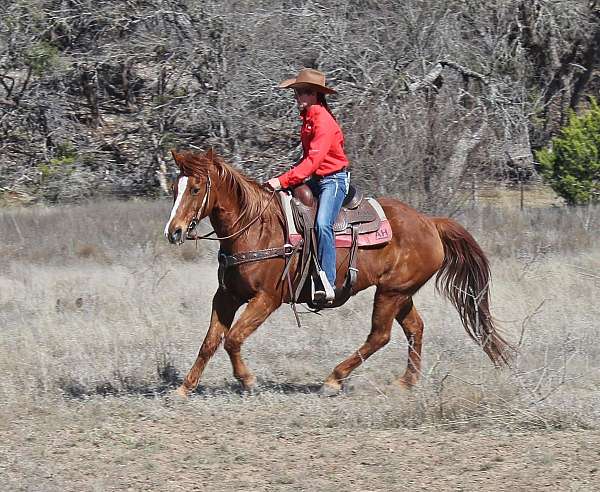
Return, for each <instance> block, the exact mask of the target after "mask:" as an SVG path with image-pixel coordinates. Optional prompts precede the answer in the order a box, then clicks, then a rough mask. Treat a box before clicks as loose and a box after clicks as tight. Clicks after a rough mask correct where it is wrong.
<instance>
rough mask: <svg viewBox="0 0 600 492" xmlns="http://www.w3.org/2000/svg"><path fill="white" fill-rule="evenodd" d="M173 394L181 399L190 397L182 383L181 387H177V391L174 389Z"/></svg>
mask: <svg viewBox="0 0 600 492" xmlns="http://www.w3.org/2000/svg"><path fill="white" fill-rule="evenodd" d="M172 394H173V396H174V397H175V398H177V399H180V400H187V399H188V390H187V388H186V387H185V386H183V385H181V386H180V387H179V388H177V389H176V390H175V391H173V393H172Z"/></svg>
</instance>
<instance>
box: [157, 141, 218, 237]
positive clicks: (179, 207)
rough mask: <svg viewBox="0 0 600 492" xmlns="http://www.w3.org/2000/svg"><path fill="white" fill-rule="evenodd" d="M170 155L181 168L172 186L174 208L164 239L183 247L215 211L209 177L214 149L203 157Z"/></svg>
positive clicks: (186, 153)
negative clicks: (187, 238)
mask: <svg viewBox="0 0 600 492" xmlns="http://www.w3.org/2000/svg"><path fill="white" fill-rule="evenodd" d="M171 153H172V154H173V158H174V159H175V162H176V163H177V165H178V166H179V176H178V177H177V178H176V179H175V181H174V183H173V208H172V209H171V215H170V217H169V220H168V222H167V225H166V226H165V237H166V238H167V239H168V240H169V242H170V243H172V244H181V243H183V242H184V241H185V240H186V237H187V233H188V232H190V231H191V230H192V229H193V228H194V227H195V226H196V224H197V223H198V222H199V221H200V220H202V219H203V218H204V217H206V216H207V215H209V214H210V212H211V210H212V206H213V204H214V199H213V198H212V196H211V195H212V194H211V188H212V186H213V183H212V180H211V177H210V176H211V171H212V169H211V167H212V166H214V161H215V155H214V154H213V151H212V149H211V150H209V151H208V152H207V153H205V154H202V155H198V154H192V153H190V152H184V153H177V152H175V151H171Z"/></svg>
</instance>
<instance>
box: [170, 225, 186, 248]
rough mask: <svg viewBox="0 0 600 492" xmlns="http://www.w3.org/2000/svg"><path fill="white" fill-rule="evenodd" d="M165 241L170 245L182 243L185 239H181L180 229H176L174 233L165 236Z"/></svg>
mask: <svg viewBox="0 0 600 492" xmlns="http://www.w3.org/2000/svg"><path fill="white" fill-rule="evenodd" d="M167 239H168V240H169V242H170V243H171V244H181V243H183V241H184V240H185V238H184V237H183V231H182V230H181V227H180V228H178V229H176V230H175V231H174V232H172V233H169V235H168V236H167Z"/></svg>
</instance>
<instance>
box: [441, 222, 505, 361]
mask: <svg viewBox="0 0 600 492" xmlns="http://www.w3.org/2000/svg"><path fill="white" fill-rule="evenodd" d="M434 223H435V226H436V228H437V230H438V233H439V235H440V238H441V240H442V243H443V244H444V262H443V263H442V266H441V268H440V269H439V271H438V273H437V276H436V288H437V290H438V291H439V292H442V293H444V294H445V295H446V296H447V297H448V298H449V299H450V301H451V302H452V304H454V307H455V308H456V310H457V311H458V313H459V315H460V319H461V321H462V324H463V326H464V327H465V330H466V331H467V333H468V334H469V336H470V337H471V338H472V339H473V340H475V342H477V343H478V344H479V345H481V346H482V348H483V350H484V351H485V353H486V354H487V355H488V357H489V358H490V359H491V360H492V362H493V363H494V365H496V366H502V365H508V362H509V360H510V358H511V355H512V354H513V353H514V349H513V347H512V346H511V345H510V344H509V343H508V342H507V341H506V340H504V338H502V336H500V334H499V333H498V330H497V329H496V326H495V324H494V321H493V319H492V316H491V314H490V306H489V284H490V265H489V262H488V260H487V258H486V256H485V254H484V252H483V250H482V249H481V247H480V246H479V244H477V241H475V239H474V238H473V236H471V234H469V232H468V231H467V230H466V229H465V228H464V227H462V226H461V225H460V224H458V223H457V222H455V221H453V220H451V219H443V218H436V219H434Z"/></svg>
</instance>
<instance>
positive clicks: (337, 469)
mask: <svg viewBox="0 0 600 492" xmlns="http://www.w3.org/2000/svg"><path fill="white" fill-rule="evenodd" d="M397 398H400V396H398V397H397ZM355 399H356V400H357V401H353V400H355ZM372 403H373V402H372V401H371V402H370V403H369V402H366V401H362V399H361V398H360V397H358V396H356V397H354V396H342V397H337V398H334V399H329V398H320V397H318V396H316V395H311V394H290V393H288V394H283V393H277V392H274V391H265V392H262V393H259V394H258V395H254V396H240V395H237V394H234V393H229V392H226V393H223V394H221V395H211V396H203V395H194V396H193V397H192V398H191V399H190V400H189V401H187V402H178V401H172V400H171V399H170V398H168V397H162V398H157V399H136V398H92V399H90V400H87V401H71V402H63V403H62V404H54V405H49V406H39V407H28V410H27V412H21V411H19V409H17V408H12V409H9V408H4V409H3V412H2V413H3V414H4V415H3V418H2V421H1V422H2V423H1V427H0V434H1V435H2V439H1V441H0V475H1V476H2V477H3V479H2V484H1V485H0V488H2V490H14V491H16V490H28V491H29V490H40V491H41V490H43V491H55V490H56V491H58V490H61V491H63V490H65V491H66V490H69V491H70V490H73V491H75V490H208V491H213V490H323V491H329V490H331V491H334V490H335V491H337V490H340V489H342V490H360V491H372V490H474V489H478V490H528V491H529V490H582V491H583V490H586V491H587V490H589V491H592V490H598V483H600V480H599V474H600V472H599V466H598V463H599V462H600V432H598V431H545V430H542V429H540V430H533V431H527V432H518V431H517V432H512V431H511V430H510V429H508V428H506V429H495V430H489V429H488V430H485V429H480V430H465V431H461V430H460V429H454V430H444V429H440V428H419V429H412V430H411V429H406V428H392V427H391V425H389V424H390V422H387V425H386V422H382V423H381V424H382V425H379V426H377V425H375V426H370V427H369V426H367V425H362V424H361V418H369V416H368V415H367V414H368V413H369V412H370V410H369V408H370V407H371V405H372ZM386 403H387V404H388V405H389V403H390V402H386ZM392 403H393V402H392ZM353 405H354V406H356V410H355V413H354V414H353V416H352V417H350V418H341V419H340V415H339V413H340V409H341V408H346V409H347V408H348V407H352V406H353ZM388 408H389V407H388ZM336 414H337V416H336ZM328 418H331V420H327V419H328ZM371 423H372V422H371Z"/></svg>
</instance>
